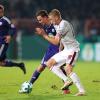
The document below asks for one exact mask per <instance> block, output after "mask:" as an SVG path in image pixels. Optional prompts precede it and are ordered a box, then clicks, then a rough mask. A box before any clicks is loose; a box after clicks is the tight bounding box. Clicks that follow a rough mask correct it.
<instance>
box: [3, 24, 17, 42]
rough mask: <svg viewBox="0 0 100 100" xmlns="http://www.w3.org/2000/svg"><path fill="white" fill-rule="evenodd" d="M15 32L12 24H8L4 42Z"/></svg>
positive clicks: (8, 40) (9, 39)
mask: <svg viewBox="0 0 100 100" xmlns="http://www.w3.org/2000/svg"><path fill="white" fill-rule="evenodd" d="M15 33H16V28H15V26H14V24H9V32H8V33H7V35H6V36H5V42H6V43H10V41H11V38H12V36H13V35H14V34H15Z"/></svg>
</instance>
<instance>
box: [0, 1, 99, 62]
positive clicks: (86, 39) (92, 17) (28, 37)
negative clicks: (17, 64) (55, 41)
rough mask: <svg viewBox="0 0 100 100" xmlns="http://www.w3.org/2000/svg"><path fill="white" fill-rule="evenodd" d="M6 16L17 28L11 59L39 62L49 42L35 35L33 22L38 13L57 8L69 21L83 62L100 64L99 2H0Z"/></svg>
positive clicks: (12, 43)
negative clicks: (42, 10)
mask: <svg viewBox="0 0 100 100" xmlns="http://www.w3.org/2000/svg"><path fill="white" fill-rule="evenodd" d="M0 4H3V5H4V6H5V15H6V16H7V17H9V18H10V19H11V20H12V22H13V23H14V24H15V25H16V28H17V34H16V36H15V37H14V38H13V41H12V42H11V45H10V48H9V51H8V57H9V58H10V59H29V60H30V59H40V58H41V57H42V56H43V53H44V52H45V50H46V48H47V45H48V42H47V41H45V40H44V39H43V38H41V37H39V36H37V35H35V33H34V30H33V24H32V20H33V18H34V17H35V13H36V11H38V10H40V9H46V10H47V11H48V12H49V11H50V10H52V9H54V8H57V9H59V10H60V11H61V13H62V15H63V18H64V19H67V20H69V21H70V22H71V23H72V24H73V26H74V29H75V31H76V38H77V39H78V41H79V42H80V44H81V45H80V47H81V53H80V60H85V61H100V0H92V1H91V0H0Z"/></svg>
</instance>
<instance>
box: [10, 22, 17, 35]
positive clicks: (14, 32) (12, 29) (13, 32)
mask: <svg viewBox="0 0 100 100" xmlns="http://www.w3.org/2000/svg"><path fill="white" fill-rule="evenodd" d="M9 27H10V29H9V35H11V36H13V35H14V34H16V27H15V25H14V24H10V25H9Z"/></svg>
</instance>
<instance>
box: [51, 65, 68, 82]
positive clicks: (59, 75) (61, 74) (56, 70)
mask: <svg viewBox="0 0 100 100" xmlns="http://www.w3.org/2000/svg"><path fill="white" fill-rule="evenodd" d="M51 71H52V72H53V73H54V74H56V75H57V76H58V77H59V78H61V79H62V80H64V82H66V81H68V80H69V78H68V77H67V76H66V75H65V74H64V73H63V72H62V70H61V69H60V68H59V67H57V66H53V67H52V69H51Z"/></svg>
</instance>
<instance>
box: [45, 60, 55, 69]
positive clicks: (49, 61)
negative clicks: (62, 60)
mask: <svg viewBox="0 0 100 100" xmlns="http://www.w3.org/2000/svg"><path fill="white" fill-rule="evenodd" d="M55 64H56V61H55V60H54V59H50V60H48V61H47V62H46V65H47V67H48V68H49V69H50V68H51V67H52V66H54V65H55Z"/></svg>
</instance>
